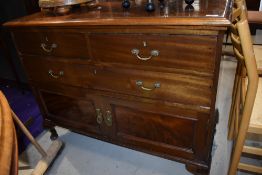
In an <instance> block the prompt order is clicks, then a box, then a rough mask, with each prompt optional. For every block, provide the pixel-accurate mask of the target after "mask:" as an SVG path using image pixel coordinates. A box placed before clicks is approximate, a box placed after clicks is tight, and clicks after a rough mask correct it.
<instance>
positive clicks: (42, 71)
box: [22, 55, 84, 86]
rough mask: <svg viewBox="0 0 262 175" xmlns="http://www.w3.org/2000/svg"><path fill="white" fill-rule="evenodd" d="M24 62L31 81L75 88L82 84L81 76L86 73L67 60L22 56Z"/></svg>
mask: <svg viewBox="0 0 262 175" xmlns="http://www.w3.org/2000/svg"><path fill="white" fill-rule="evenodd" d="M22 60H23V65H24V67H25V70H26V73H27V76H28V78H29V80H33V81H36V82H45V83H58V84H60V83H61V84H67V85H75V86H81V84H82V80H83V78H81V74H83V73H84V72H81V71H79V70H78V69H77V64H73V63H72V62H70V61H68V60H67V59H55V58H54V57H48V58H46V57H41V56H28V55H27V56H22ZM82 71H83V70H82Z"/></svg>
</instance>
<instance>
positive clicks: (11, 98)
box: [0, 85, 43, 153]
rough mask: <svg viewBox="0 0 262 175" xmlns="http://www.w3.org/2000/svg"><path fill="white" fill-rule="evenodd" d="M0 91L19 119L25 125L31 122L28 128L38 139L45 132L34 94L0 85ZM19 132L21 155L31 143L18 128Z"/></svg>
mask: <svg viewBox="0 0 262 175" xmlns="http://www.w3.org/2000/svg"><path fill="white" fill-rule="evenodd" d="M0 90H1V91H2V92H3V93H4V94H5V96H6V98H7V100H8V102H9V104H10V106H11V108H12V109H13V111H14V112H15V113H16V115H17V116H18V117H19V119H20V120H21V121H22V122H23V123H24V124H26V122H28V121H31V122H29V124H30V125H29V126H27V128H28V129H29V131H30V132H31V134H32V135H33V136H34V137H37V136H38V135H39V134H40V133H41V132H42V131H43V126H42V125H43V118H42V116H41V113H40V110H39V107H38V105H37V102H36V100H35V98H34V96H33V94H32V92H31V91H29V90H20V89H18V88H16V87H12V86H9V85H0ZM17 131H18V132H17V135H18V148H19V153H21V152H22V151H24V150H25V149H26V147H27V146H28V144H29V143H30V142H29V140H28V139H27V137H26V136H25V135H24V134H23V133H22V131H21V130H19V129H18V128H17Z"/></svg>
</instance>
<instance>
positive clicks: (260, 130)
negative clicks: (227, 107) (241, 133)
mask: <svg viewBox="0 0 262 175" xmlns="http://www.w3.org/2000/svg"><path fill="white" fill-rule="evenodd" d="M248 132H250V133H254V134H262V128H261V126H260V125H255V124H250V125H249V128H248Z"/></svg>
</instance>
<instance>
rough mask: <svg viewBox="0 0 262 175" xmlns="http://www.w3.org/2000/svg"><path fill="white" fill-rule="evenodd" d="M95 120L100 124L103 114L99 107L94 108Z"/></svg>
mask: <svg viewBox="0 0 262 175" xmlns="http://www.w3.org/2000/svg"><path fill="white" fill-rule="evenodd" d="M96 122H97V123H98V124H102V122H103V114H102V111H101V109H96Z"/></svg>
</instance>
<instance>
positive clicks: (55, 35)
mask: <svg viewBox="0 0 262 175" xmlns="http://www.w3.org/2000/svg"><path fill="white" fill-rule="evenodd" d="M13 37H14V40H15V43H16V47H17V49H18V51H19V52H20V54H32V55H49V56H50V55H52V56H61V57H71V58H88V48H87V44H86V39H85V34H83V33H66V32H64V31H61V32H52V31H46V30H43V31H42V30H39V31H36V30H33V31H30V30H27V31H16V32H13Z"/></svg>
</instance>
